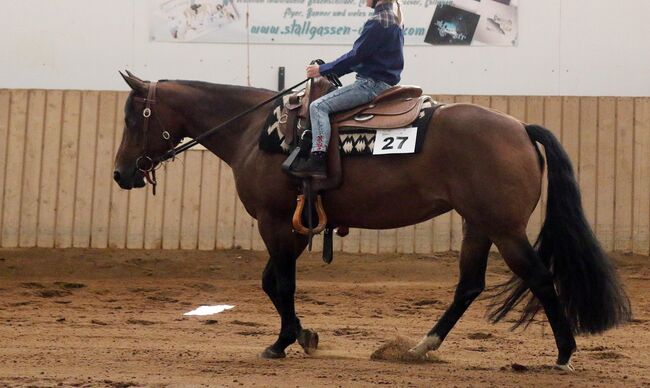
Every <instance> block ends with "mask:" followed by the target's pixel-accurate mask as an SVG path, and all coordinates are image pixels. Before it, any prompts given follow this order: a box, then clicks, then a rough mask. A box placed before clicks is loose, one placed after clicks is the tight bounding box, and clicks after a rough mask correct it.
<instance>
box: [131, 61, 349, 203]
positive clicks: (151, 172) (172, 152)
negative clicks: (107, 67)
mask: <svg viewBox="0 0 650 388" xmlns="http://www.w3.org/2000/svg"><path fill="white" fill-rule="evenodd" d="M317 61H320V62H321V63H324V62H322V61H321V60H317ZM312 63H316V61H312ZM326 77H327V78H328V79H329V80H330V82H333V83H335V84H336V85H338V86H340V85H341V81H339V79H338V77H337V76H336V75H334V74H330V75H327V76H326ZM310 80H311V78H307V79H305V80H302V81H300V82H299V83H297V84H295V85H293V86H290V87H288V88H286V89H284V90H283V91H281V92H279V93H277V94H275V95H273V96H272V97H270V98H268V99H266V100H264V101H262V102H260V103H258V104H257V105H255V106H253V107H251V108H249V109H247V110H245V111H243V112H241V113H239V114H237V115H235V116H233V117H231V118H230V119H228V120H226V121H225V122H223V123H221V124H219V125H217V126H216V127H214V128H211V129H209V130H207V131H205V132H203V133H202V134H200V135H198V136H196V137H195V138H194V139H193V140H191V141H188V142H186V143H184V144H181V145H179V146H178V147H176V145H175V144H174V142H173V141H172V139H171V134H170V133H169V132H168V131H167V130H165V127H164V126H163V125H162V122H161V121H160V117H158V115H156V116H155V117H156V121H158V125H159V126H160V129H161V130H162V132H161V136H162V138H163V139H164V140H166V141H167V142H168V143H169V149H168V150H167V151H165V152H164V153H163V154H162V155H161V156H158V157H151V156H149V155H147V133H148V132H149V119H150V118H151V116H152V115H153V113H154V112H153V106H155V104H156V85H157V82H156V81H153V82H150V83H149V90H148V92H147V98H142V97H134V100H135V101H138V102H141V103H143V104H144V109H143V110H142V117H143V118H144V122H143V125H142V136H143V139H142V154H141V155H140V156H139V157H138V158H137V159H136V161H135V166H136V168H137V169H138V171H140V172H142V174H143V175H144V178H145V179H146V181H147V182H148V183H149V184H150V185H151V186H152V188H153V194H154V195H156V185H157V184H158V182H157V181H156V169H157V168H159V167H160V166H161V165H162V163H163V162H165V161H167V160H170V159H171V160H174V158H175V157H176V155H178V154H180V153H182V152H185V151H187V150H188V149H190V148H192V147H194V146H195V145H197V144H199V142H200V141H201V140H203V139H205V138H207V137H208V136H212V135H213V134H215V133H216V132H217V131H218V130H219V129H221V128H223V127H225V126H226V125H229V124H230V123H232V122H234V121H236V120H238V119H240V118H241V117H243V116H245V115H247V114H249V113H251V112H254V111H256V110H257V109H259V108H261V107H262V106H264V105H266V104H268V103H269V102H271V101H274V100H276V99H277V98H279V97H282V96H283V95H285V94H287V93H291V92H293V90H294V89H295V88H297V87H298V86H300V85H302V84H304V83H306V82H308V81H310Z"/></svg>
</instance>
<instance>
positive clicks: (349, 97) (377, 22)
mask: <svg viewBox="0 0 650 388" xmlns="http://www.w3.org/2000/svg"><path fill="white" fill-rule="evenodd" d="M393 2H396V3H397V14H395V12H394V10H393ZM366 5H367V6H368V7H370V8H373V9H374V13H373V14H372V16H371V17H370V18H369V19H368V20H367V21H366V23H365V24H364V25H363V29H362V31H361V35H360V36H359V38H357V40H356V41H355V42H354V45H353V47H352V50H350V51H349V52H348V53H346V54H344V55H343V56H341V57H340V58H338V59H336V60H335V61H333V62H329V63H325V64H322V65H309V66H307V77H309V78H316V77H318V76H321V75H322V76H325V75H328V74H336V75H337V76H342V75H345V74H348V73H350V72H352V71H354V72H356V73H357V77H356V81H355V82H354V83H353V84H351V85H347V86H344V87H342V88H340V89H337V90H335V91H333V92H331V93H329V94H326V95H324V96H323V97H321V98H319V99H317V100H316V101H313V102H312V103H311V105H310V106H309V115H310V117H311V128H312V148H311V154H310V156H309V159H308V161H307V162H306V163H303V164H302V165H298V166H297V167H296V168H295V170H294V171H293V172H294V173H295V175H297V176H299V177H305V178H306V177H313V178H321V179H322V178H326V177H327V172H326V170H327V168H326V164H327V163H326V161H327V160H326V150H327V145H328V143H329V138H330V133H331V127H330V119H329V115H330V113H333V112H339V111H342V110H346V109H351V108H354V107H356V106H359V105H363V104H366V103H368V102H370V101H372V100H373V99H374V98H375V97H376V96H377V95H378V94H379V93H381V92H382V91H384V90H386V89H388V88H390V87H391V86H394V85H397V84H398V83H399V81H400V74H401V73H402V69H403V68H404V54H403V48H404V33H403V31H402V28H403V22H402V11H401V7H400V3H399V0H366Z"/></svg>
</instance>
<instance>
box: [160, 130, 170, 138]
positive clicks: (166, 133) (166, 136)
mask: <svg viewBox="0 0 650 388" xmlns="http://www.w3.org/2000/svg"><path fill="white" fill-rule="evenodd" d="M162 137H163V139H165V140H169V138H171V135H170V134H169V132H167V131H163V133H162Z"/></svg>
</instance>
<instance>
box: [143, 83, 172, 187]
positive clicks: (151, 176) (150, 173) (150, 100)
mask: <svg viewBox="0 0 650 388" xmlns="http://www.w3.org/2000/svg"><path fill="white" fill-rule="evenodd" d="M157 85H158V82H156V81H153V82H151V83H149V91H148V92H147V98H142V97H134V100H135V101H138V102H141V103H143V104H144V109H142V117H143V118H144V122H143V123H142V154H141V155H140V156H139V157H138V158H137V159H136V160H135V167H136V168H137V169H138V171H140V172H141V173H142V174H143V175H144V178H145V179H146V181H147V182H148V183H149V184H150V185H151V187H152V191H153V195H156V185H157V184H158V181H157V180H156V169H157V168H159V167H160V166H161V165H162V164H161V163H160V162H156V161H154V159H153V158H152V157H151V156H149V155H148V154H147V140H148V136H147V134H148V132H149V119H150V118H151V116H152V115H153V107H154V106H155V104H156V86H157ZM155 117H156V121H158V125H159V126H160V128H161V129H162V132H161V136H162V138H163V139H164V140H166V141H167V142H168V143H169V149H168V150H167V151H166V152H165V154H170V153H171V157H170V158H168V159H172V160H173V159H174V156H175V153H174V146H175V145H174V143H173V142H172V140H171V134H170V133H169V132H168V131H167V130H165V127H164V126H163V125H162V122H161V121H160V117H159V116H158V115H156V116H155Z"/></svg>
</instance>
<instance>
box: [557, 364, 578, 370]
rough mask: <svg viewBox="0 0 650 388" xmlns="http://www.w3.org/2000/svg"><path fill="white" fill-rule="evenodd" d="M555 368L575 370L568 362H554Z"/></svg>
mask: <svg viewBox="0 0 650 388" xmlns="http://www.w3.org/2000/svg"><path fill="white" fill-rule="evenodd" d="M555 369H557V370H561V371H563V372H575V371H576V370H575V368H574V367H573V365H571V363H570V362H568V363H566V364H555Z"/></svg>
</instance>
